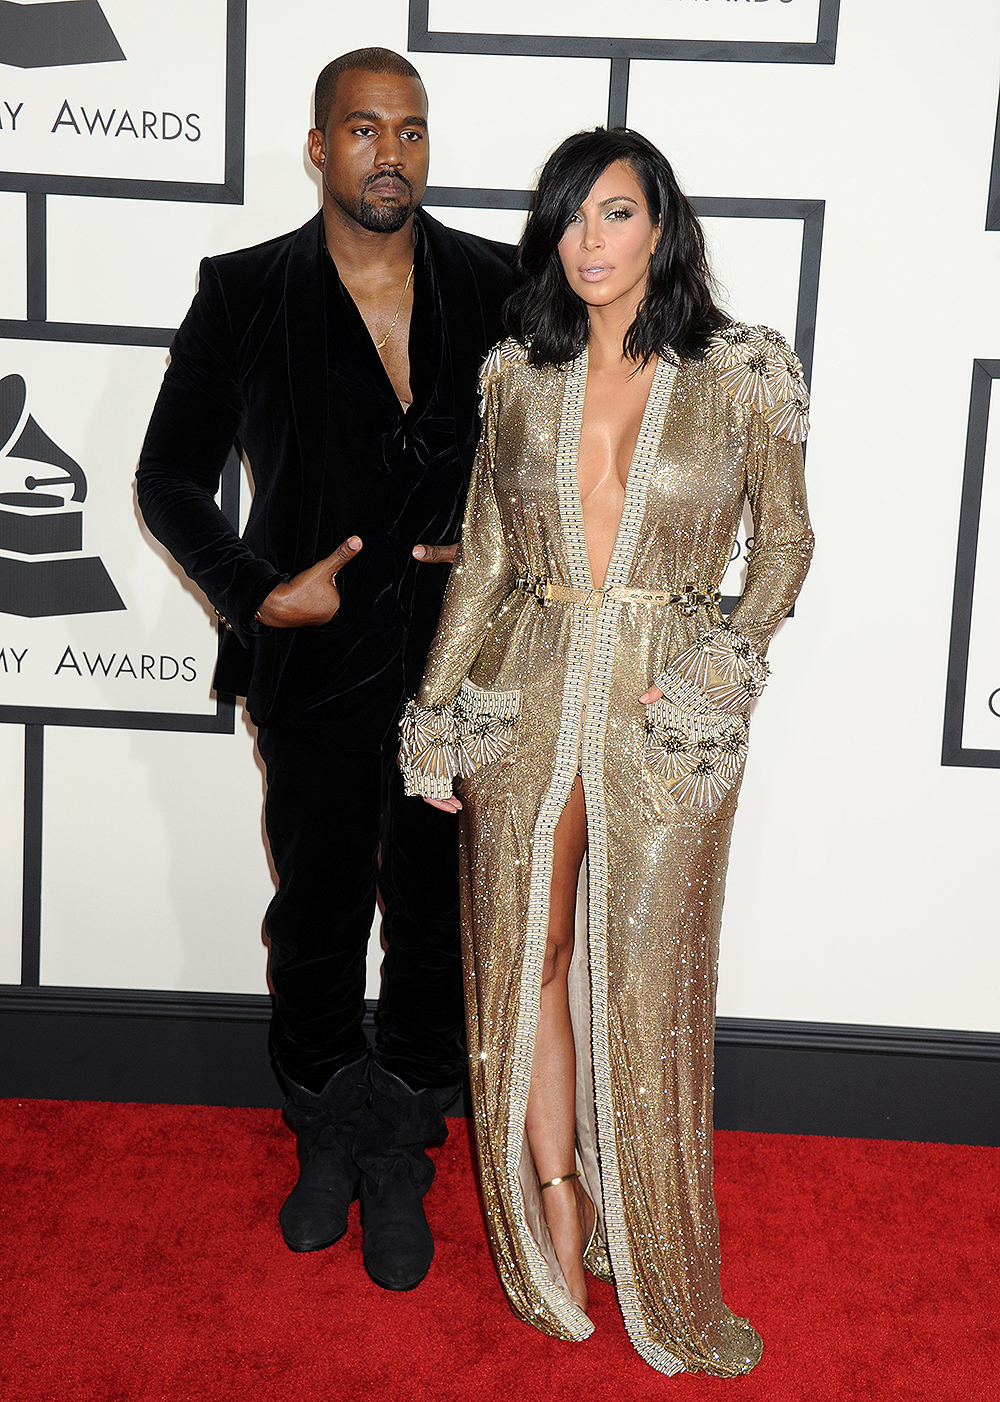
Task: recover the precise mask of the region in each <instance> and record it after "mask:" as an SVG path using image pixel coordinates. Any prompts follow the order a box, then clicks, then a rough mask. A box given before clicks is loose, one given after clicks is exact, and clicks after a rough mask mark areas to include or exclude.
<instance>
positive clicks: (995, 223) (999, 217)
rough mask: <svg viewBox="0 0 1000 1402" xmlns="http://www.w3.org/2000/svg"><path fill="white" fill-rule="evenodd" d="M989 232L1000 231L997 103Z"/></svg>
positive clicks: (999, 108) (999, 112)
mask: <svg viewBox="0 0 1000 1402" xmlns="http://www.w3.org/2000/svg"><path fill="white" fill-rule="evenodd" d="M986 229H987V232H993V231H997V230H1000V102H998V103H997V128H996V135H995V136H994V138H993V168H992V170H991V171H990V197H989V202H988V204H987V206H986Z"/></svg>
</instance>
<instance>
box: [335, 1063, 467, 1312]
mask: <svg viewBox="0 0 1000 1402" xmlns="http://www.w3.org/2000/svg"><path fill="white" fill-rule="evenodd" d="M371 1083H372V1100H371V1109H370V1110H369V1112H368V1114H367V1115H366V1117H365V1120H364V1123H363V1124H362V1126H361V1128H360V1130H359V1131H358V1134H357V1137H356V1139H355V1141H354V1161H355V1163H356V1164H357V1165H358V1167H359V1168H360V1170H361V1174H362V1178H361V1225H362V1228H363V1230H364V1238H365V1243H364V1262H365V1270H366V1271H367V1272H368V1274H369V1275H370V1276H371V1278H372V1280H374V1282H375V1284H376V1285H381V1286H382V1287H383V1289H385V1290H412V1289H413V1288H414V1287H415V1286H417V1285H419V1284H420V1282H421V1281H422V1280H423V1278H424V1276H425V1275H426V1274H427V1272H428V1270H430V1264H431V1261H432V1259H433V1257H434V1238H433V1237H432V1236H431V1230H430V1227H428V1225H427V1218H426V1217H425V1216H424V1205H423V1197H424V1194H425V1193H426V1192H427V1189H428V1188H429V1187H430V1186H431V1183H432V1182H433V1180H434V1165H433V1163H431V1161H430V1159H429V1158H428V1156H427V1154H426V1153H425V1152H424V1145H425V1144H426V1143H427V1142H428V1141H429V1140H441V1139H444V1138H445V1137H446V1136H447V1133H448V1128H447V1125H446V1124H445V1119H444V1115H443V1114H442V1113H441V1112H442V1108H443V1107H444V1106H445V1105H447V1104H448V1103H449V1102H450V1101H451V1100H452V1099H453V1098H454V1096H455V1087H454V1086H451V1087H448V1088H447V1089H437V1088H434V1089H429V1090H411V1089H410V1087H409V1086H408V1085H407V1084H406V1082H405V1081H401V1080H400V1079H399V1077H398V1076H394V1075H393V1074H392V1073H391V1072H390V1071H386V1070H385V1069H384V1067H382V1066H380V1065H379V1064H378V1062H377V1061H376V1062H373V1063H372V1073H371Z"/></svg>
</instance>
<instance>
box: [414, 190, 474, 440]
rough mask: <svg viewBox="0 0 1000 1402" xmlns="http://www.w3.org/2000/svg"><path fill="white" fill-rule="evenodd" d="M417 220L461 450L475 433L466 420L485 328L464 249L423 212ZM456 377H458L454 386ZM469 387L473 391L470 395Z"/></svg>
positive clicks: (444, 229) (443, 227) (450, 234)
mask: <svg viewBox="0 0 1000 1402" xmlns="http://www.w3.org/2000/svg"><path fill="white" fill-rule="evenodd" d="M417 218H418V219H419V220H420V223H421V226H422V228H423V231H424V233H425V234H426V236H427V242H428V244H429V246H430V250H431V256H432V258H433V261H434V268H435V275H436V282H437V290H438V294H439V296H440V299H441V321H442V324H443V328H444V337H445V347H446V360H447V362H448V363H449V364H450V366H451V376H452V384H453V388H454V398H453V403H454V405H455V416H456V419H457V418H458V417H459V415H461V417H462V420H463V421H462V423H461V424H460V425H459V424H456V428H457V429H458V432H457V433H456V437H457V438H458V441H459V445H460V447H461V446H462V439H463V438H465V437H468V435H469V434H470V433H471V434H474V433H475V432H476V426H475V424H474V422H473V421H472V419H471V417H469V415H471V413H472V412H473V409H474V406H475V403H476V397H475V392H474V387H475V376H476V372H477V371H478V369H479V365H480V362H481V361H482V359H483V356H484V355H485V353H486V350H488V349H489V347H488V346H486V324H485V320H484V317H483V307H482V301H481V299H480V296H479V284H478V282H477V281H476V276H475V273H474V272H473V269H472V266H471V264H470V263H469V260H468V258H467V257H466V253H465V249H464V248H463V247H462V245H461V244H460V243H459V241H458V239H456V238H455V237H454V235H453V234H452V232H451V230H450V229H449V228H447V227H446V226H445V225H444V224H439V223H438V221H437V220H436V219H434V218H433V217H432V216H431V215H429V214H427V213H425V212H424V211H423V210H420V212H419V213H418V214H417ZM484 347H485V350H484ZM470 367H471V370H472V374H471V376H470V374H469V370H470ZM463 370H464V372H465V373H464V375H463ZM456 375H458V376H460V377H461V378H460V379H459V380H458V381H457V382H456ZM470 384H471V385H472V387H473V389H472V392H470ZM466 404H467V405H469V413H468V415H467V414H466V413H465V412H463V407H462V406H464V405H466ZM467 418H468V422H466V419H467Z"/></svg>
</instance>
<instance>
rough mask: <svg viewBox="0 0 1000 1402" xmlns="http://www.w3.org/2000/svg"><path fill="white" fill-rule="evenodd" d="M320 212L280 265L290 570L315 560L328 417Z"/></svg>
mask: <svg viewBox="0 0 1000 1402" xmlns="http://www.w3.org/2000/svg"><path fill="white" fill-rule="evenodd" d="M323 236H324V235H323V213H322V211H320V213H319V214H317V215H316V217H315V219H310V221H309V223H308V224H304V225H303V226H302V228H301V229H300V230H299V231H298V233H297V234H296V235H295V237H294V239H293V240H292V246H291V249H290V251H289V254H288V264H287V267H286V270H285V297H284V306H285V340H286V345H287V347H288V391H289V401H290V403H291V406H292V421H293V424H294V430H295V437H296V440H297V442H298V456H299V461H298V464H292V463H288V464H287V467H288V469H289V471H294V470H295V468H296V467H297V468H298V472H299V501H298V521H297V529H296V537H295V570H296V572H297V571H299V570H303V569H306V568H308V566H310V565H313V564H315V563H316V549H317V542H318V540H319V525H320V520H321V518H322V511H323V488H324V485H325V482H326V470H327V461H326V458H327V437H328V433H329V422H330V368H329V346H328V343H327V333H328V325H327V316H326V292H325V286H324V281H323V278H324V273H323V256H322V254H323V243H322V240H323Z"/></svg>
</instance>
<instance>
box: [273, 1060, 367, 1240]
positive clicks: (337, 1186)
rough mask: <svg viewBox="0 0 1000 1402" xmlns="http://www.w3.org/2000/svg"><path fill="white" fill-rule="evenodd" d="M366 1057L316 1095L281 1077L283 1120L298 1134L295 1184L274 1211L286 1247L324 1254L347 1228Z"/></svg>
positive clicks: (362, 1109) (354, 1182)
mask: <svg viewBox="0 0 1000 1402" xmlns="http://www.w3.org/2000/svg"><path fill="white" fill-rule="evenodd" d="M368 1066H369V1057H368V1056H367V1054H366V1055H365V1056H362V1057H359V1059H358V1060H357V1061H353V1062H351V1064H350V1065H349V1066H342V1067H341V1069H340V1070H339V1071H336V1072H335V1073H334V1074H333V1075H332V1076H331V1077H330V1079H329V1080H328V1081H327V1083H326V1085H325V1086H324V1087H323V1089H322V1090H321V1091H320V1092H319V1094H318V1095H317V1094H314V1093H313V1092H312V1091H310V1090H306V1088H305V1086H299V1085H296V1084H295V1082H294V1081H290V1080H289V1079H288V1078H287V1077H285V1078H284V1079H285V1084H286V1085H287V1087H288V1091H289V1099H288V1100H287V1101H286V1102H285V1118H286V1119H287V1120H288V1123H289V1124H290V1125H291V1126H292V1128H293V1129H294V1130H295V1132H296V1134H297V1136H298V1153H299V1165H300V1167H299V1181H298V1182H297V1183H296V1185H295V1187H294V1188H293V1189H292V1191H291V1192H290V1193H289V1195H288V1197H287V1198H286V1199H285V1202H284V1204H283V1205H282V1208H281V1211H280V1212H279V1213H278V1221H279V1222H280V1223H281V1232H282V1235H283V1236H284V1238H285V1245H286V1246H288V1247H289V1249H290V1250H292V1251H322V1250H323V1248H324V1247H326V1246H332V1245H333V1243H334V1242H335V1241H337V1240H338V1239H339V1238H340V1237H342V1236H343V1235H344V1233H345V1232H346V1230H347V1212H348V1209H349V1207H350V1205H351V1203H352V1202H353V1201H354V1199H355V1198H356V1197H357V1195H358V1186H359V1183H360V1179H361V1174H360V1171H359V1169H358V1167H357V1165H356V1164H355V1162H354V1159H353V1157H352V1154H351V1150H352V1147H353V1144H354V1138H355V1135H356V1134H357V1131H358V1128H359V1126H360V1125H361V1123H362V1121H363V1120H364V1118H365V1112H366V1107H367V1104H368V1097H369V1095H370V1093H371V1087H370V1086H369V1083H368Z"/></svg>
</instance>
